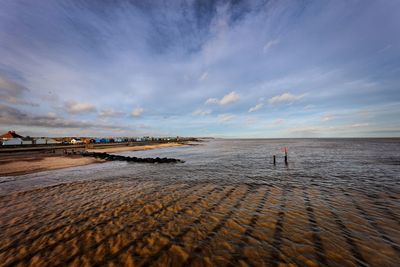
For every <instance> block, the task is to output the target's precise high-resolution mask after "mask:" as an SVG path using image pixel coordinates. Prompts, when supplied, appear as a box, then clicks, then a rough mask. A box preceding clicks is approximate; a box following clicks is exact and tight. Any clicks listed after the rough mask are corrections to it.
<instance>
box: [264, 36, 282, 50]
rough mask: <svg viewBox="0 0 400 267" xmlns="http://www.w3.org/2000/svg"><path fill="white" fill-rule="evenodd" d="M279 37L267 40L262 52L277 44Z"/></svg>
mask: <svg viewBox="0 0 400 267" xmlns="http://www.w3.org/2000/svg"><path fill="white" fill-rule="evenodd" d="M279 42H280V41H279V39H275V40H271V41H269V42H267V43H266V44H265V45H264V47H263V52H264V53H266V52H268V50H270V49H271V48H272V47H273V46H275V45H277V44H279Z"/></svg>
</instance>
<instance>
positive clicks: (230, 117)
mask: <svg viewBox="0 0 400 267" xmlns="http://www.w3.org/2000/svg"><path fill="white" fill-rule="evenodd" d="M234 118H235V116H234V115H232V114H222V115H219V116H218V122H219V123H221V124H224V123H226V122H228V121H231V120H233V119H234Z"/></svg>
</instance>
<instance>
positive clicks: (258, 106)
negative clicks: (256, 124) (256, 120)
mask: <svg viewBox="0 0 400 267" xmlns="http://www.w3.org/2000/svg"><path fill="white" fill-rule="evenodd" d="M263 106H264V104H263V103H259V104H257V105H255V106H254V107H251V108H250V109H249V112H254V111H257V110H259V109H261V108H262V107H263Z"/></svg>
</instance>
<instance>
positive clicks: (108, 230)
mask: <svg viewBox="0 0 400 267" xmlns="http://www.w3.org/2000/svg"><path fill="white" fill-rule="evenodd" d="M398 197H399V196H398V195H396V193H395V192H388V193H384V192H382V193H380V194H376V195H373V196H371V195H367V194H365V193H363V192H359V191H356V190H348V191H345V190H340V189H336V190H332V189H330V190H329V191H327V190H322V189H321V188H320V187H317V186H310V187H305V186H298V187H296V186H293V185H287V186H271V185H255V184H251V183H239V184H230V185H227V184H216V183H215V184H214V183H209V182H197V183H196V182H181V183H178V182H176V183H169V184H167V183H165V182H162V181H135V180H133V181H132V180H129V179H114V180H112V181H111V180H95V181H90V182H71V183H64V184H59V185H55V186H48V187H42V188H37V189H33V190H30V191H25V192H18V193H10V194H8V195H3V196H1V197H0V205H1V206H0V228H1V229H0V240H1V245H0V265H1V266H61V265H62V266H65V265H70V266H92V265H104V266H124V265H125V266H165V265H172V266H238V265H240V266H396V265H397V264H398V262H400V247H399V244H400V221H399V217H398V216H397V214H400V208H399V205H398Z"/></svg>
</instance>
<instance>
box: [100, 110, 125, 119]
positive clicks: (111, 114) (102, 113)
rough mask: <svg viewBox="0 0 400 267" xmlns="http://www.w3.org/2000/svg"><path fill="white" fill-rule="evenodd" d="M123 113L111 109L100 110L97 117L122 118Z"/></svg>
mask: <svg viewBox="0 0 400 267" xmlns="http://www.w3.org/2000/svg"><path fill="white" fill-rule="evenodd" d="M123 114H124V113H123V112H120V111H115V110H113V109H105V110H101V111H99V116H100V117H104V118H106V117H118V116H122V115H123Z"/></svg>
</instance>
